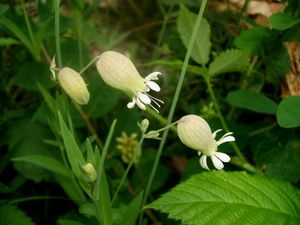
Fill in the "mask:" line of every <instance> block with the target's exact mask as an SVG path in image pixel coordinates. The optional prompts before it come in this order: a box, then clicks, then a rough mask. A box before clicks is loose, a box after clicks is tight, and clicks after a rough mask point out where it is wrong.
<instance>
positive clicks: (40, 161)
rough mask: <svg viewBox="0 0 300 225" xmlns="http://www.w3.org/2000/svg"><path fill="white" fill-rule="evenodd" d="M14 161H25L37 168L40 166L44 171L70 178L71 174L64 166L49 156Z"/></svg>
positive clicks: (24, 157) (20, 158)
mask: <svg viewBox="0 0 300 225" xmlns="http://www.w3.org/2000/svg"><path fill="white" fill-rule="evenodd" d="M13 160H14V161H23V162H29V163H33V164H35V165H37V166H40V167H42V168H44V169H47V170H50V171H52V172H53V173H56V174H59V175H62V176H68V175H69V173H68V171H67V170H66V168H65V167H64V165H63V164H62V163H61V162H60V161H58V160H57V159H54V158H52V157H49V156H43V155H26V156H22V157H18V158H14V159H13Z"/></svg>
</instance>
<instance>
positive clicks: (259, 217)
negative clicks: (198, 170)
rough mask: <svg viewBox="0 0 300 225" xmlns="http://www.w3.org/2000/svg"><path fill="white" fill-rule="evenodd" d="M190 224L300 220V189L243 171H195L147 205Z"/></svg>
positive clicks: (292, 221)
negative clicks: (198, 172)
mask: <svg viewBox="0 0 300 225" xmlns="http://www.w3.org/2000/svg"><path fill="white" fill-rule="evenodd" d="M148 208H154V209H157V210H160V211H162V212H165V213H168V214H169V217H171V218H174V219H177V220H181V221H182V222H183V223H184V224H188V225H191V224H193V225H232V224H234V225H250V224H251V225H255V224H264V225H269V224H270V225H273V224H293V225H296V224H300V192H299V191H298V190H297V189H295V188H294V187H292V186H291V185H290V184H289V183H286V182H282V181H279V180H274V179H269V178H266V177H263V176H259V175H248V174H246V173H244V172H224V171H212V172H206V173H202V174H199V175H195V176H193V177H192V178H190V179H188V180H187V181H185V182H183V183H181V184H179V185H178V186H176V187H175V188H173V189H172V190H171V191H169V192H168V193H166V194H165V195H163V196H162V197H161V198H160V199H158V200H156V201H155V202H153V203H151V204H150V205H148Z"/></svg>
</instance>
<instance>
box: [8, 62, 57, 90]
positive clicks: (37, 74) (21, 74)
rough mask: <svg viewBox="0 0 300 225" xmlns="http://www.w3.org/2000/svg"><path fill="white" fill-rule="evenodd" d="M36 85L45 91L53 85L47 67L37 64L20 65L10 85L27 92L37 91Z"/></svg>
mask: <svg viewBox="0 0 300 225" xmlns="http://www.w3.org/2000/svg"><path fill="white" fill-rule="evenodd" d="M38 83H39V84H40V85H42V86H43V87H44V88H46V89H48V88H50V87H53V86H54V85H55V82H53V81H52V80H51V73H50V71H49V66H48V65H46V64H42V63H39V62H27V63H24V64H21V65H20V68H19V71H18V73H17V74H16V76H15V77H14V78H13V79H12V84H15V85H17V86H19V87H22V88H24V89H26V90H29V91H38V90H39V89H38V86H37V84H38Z"/></svg>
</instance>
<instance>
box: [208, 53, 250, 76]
mask: <svg viewBox="0 0 300 225" xmlns="http://www.w3.org/2000/svg"><path fill="white" fill-rule="evenodd" d="M248 66H249V55H248V54H247V53H246V52H244V51H242V50H238V49H230V50H226V51H225V52H221V53H220V54H219V55H218V56H217V57H216V58H215V59H214V61H213V62H211V63H210V64H209V70H208V72H209V74H210V75H216V74H219V73H228V72H236V71H241V70H244V69H245V68H247V67H248Z"/></svg>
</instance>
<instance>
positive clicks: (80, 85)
mask: <svg viewBox="0 0 300 225" xmlns="http://www.w3.org/2000/svg"><path fill="white" fill-rule="evenodd" d="M58 81H59V83H60V85H61V87H62V88H63V89H64V91H65V92H66V93H67V94H68V95H69V96H70V97H71V98H72V99H74V100H75V102H77V103H78V104H80V105H85V104H87V103H88V102H89V99H90V93H89V91H88V89H87V87H86V84H85V82H84V80H83V79H82V77H81V76H80V74H79V73H77V72H76V71H75V70H73V69H71V68H69V67H64V68H63V69H61V70H60V71H59V73H58Z"/></svg>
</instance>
